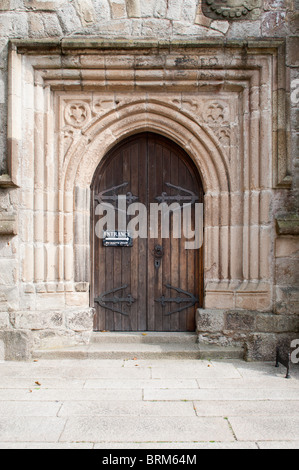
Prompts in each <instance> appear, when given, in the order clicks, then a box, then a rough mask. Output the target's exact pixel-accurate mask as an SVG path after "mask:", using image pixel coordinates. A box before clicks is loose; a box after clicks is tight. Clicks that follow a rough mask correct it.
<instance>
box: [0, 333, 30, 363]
mask: <svg viewBox="0 0 299 470" xmlns="http://www.w3.org/2000/svg"><path fill="white" fill-rule="evenodd" d="M0 341H1V342H3V344H4V357H5V360H6V361H27V360H29V359H30V357H31V350H32V334H31V332H23V331H22V332H20V331H16V330H3V331H0Z"/></svg>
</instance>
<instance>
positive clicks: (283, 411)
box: [193, 400, 299, 418]
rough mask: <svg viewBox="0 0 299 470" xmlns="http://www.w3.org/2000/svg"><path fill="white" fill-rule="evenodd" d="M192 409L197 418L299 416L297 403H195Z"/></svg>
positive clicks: (267, 401) (268, 401)
mask: <svg viewBox="0 0 299 470" xmlns="http://www.w3.org/2000/svg"><path fill="white" fill-rule="evenodd" d="M193 406H194V409H195V411H196V414H197V415H198V416H222V417H229V418H230V417H232V416H269V415H271V416H274V415H277V416H286V415H289V416H293V415H294V414H295V413H297V414H299V400H298V401H291V400H290V401H273V400H271V401H270V400H264V401H262V400H251V401H236V400H232V401H215V400H214V401H195V402H193Z"/></svg>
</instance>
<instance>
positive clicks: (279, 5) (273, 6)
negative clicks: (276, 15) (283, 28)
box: [264, 0, 292, 11]
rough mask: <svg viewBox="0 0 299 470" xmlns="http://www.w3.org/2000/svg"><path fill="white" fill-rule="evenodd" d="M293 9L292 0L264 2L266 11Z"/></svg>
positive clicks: (266, 0)
mask: <svg viewBox="0 0 299 470" xmlns="http://www.w3.org/2000/svg"><path fill="white" fill-rule="evenodd" d="M291 7H292V0H264V10H265V11H271V10H274V11H275V10H278V11H279V10H286V9H289V8H291Z"/></svg>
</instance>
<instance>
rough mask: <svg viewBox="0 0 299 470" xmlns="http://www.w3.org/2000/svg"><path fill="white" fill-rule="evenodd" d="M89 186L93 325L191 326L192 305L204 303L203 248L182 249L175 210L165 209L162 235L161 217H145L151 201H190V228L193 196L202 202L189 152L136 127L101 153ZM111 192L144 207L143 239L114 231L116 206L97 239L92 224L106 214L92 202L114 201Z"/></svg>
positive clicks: (135, 327) (183, 243) (126, 328)
mask: <svg viewBox="0 0 299 470" xmlns="http://www.w3.org/2000/svg"><path fill="white" fill-rule="evenodd" d="M91 190H92V197H91V201H92V202H91V204H92V207H91V214H92V221H91V233H92V241H91V242H92V263H91V265H92V286H91V305H92V306H93V307H94V308H95V310H96V315H95V321H94V330H95V331H103V330H105V331H165V332H184V331H190V332H191V331H195V312H196V309H197V308H198V307H202V306H203V248H202V247H201V248H199V249H186V242H187V241H188V240H187V239H186V238H185V234H186V232H184V230H183V220H181V221H180V222H179V224H181V229H182V230H181V231H182V236H181V238H175V237H176V235H175V234H174V231H175V228H174V227H175V221H177V220H178V219H175V212H170V218H169V237H165V238H163V237H162V233H161V218H159V230H158V233H157V232H156V233H155V230H153V227H151V225H152V219H150V213H151V210H150V209H151V207H152V206H151V204H157V203H158V204H161V203H166V204H168V205H170V204H173V203H176V204H179V205H180V206H181V207H182V206H183V204H189V206H190V207H191V209H190V213H191V221H192V223H191V226H190V229H194V225H195V224H194V219H195V203H197V202H199V203H203V186H202V182H201V179H200V176H199V173H198V170H197V169H196V167H195V165H194V163H193V161H192V160H191V158H190V157H189V156H188V155H187V153H186V152H185V151H184V150H183V149H182V148H180V147H179V146H178V145H177V144H175V143H174V142H173V141H171V140H169V139H167V138H165V137H162V136H160V135H157V134H153V133H150V132H146V133H141V134H137V135H134V136H131V137H129V138H127V139H126V140H124V141H122V142H120V143H119V144H118V145H116V146H115V147H114V148H113V149H112V150H111V151H110V152H109V153H108V154H107V155H106V157H105V158H104V159H103V161H102V162H101V164H100V165H99V166H98V168H97V170H96V172H95V175H94V178H93V182H92V187H91ZM118 196H122V197H123V200H124V201H125V205H126V208H127V211H128V212H130V206H131V205H132V204H134V203H136V202H138V203H141V204H143V205H144V207H145V208H146V210H147V214H148V216H147V224H146V234H145V233H144V231H143V238H141V237H138V238H136V239H133V240H129V238H126V237H128V236H130V235H131V232H129V233H125V232H124V231H123V230H118V228H119V227H118V226H117V218H118V215H119V210H118V211H116V226H115V230H114V231H113V232H111V231H110V232H108V233H106V234H105V236H104V239H103V238H100V237H99V236H98V235H99V233H98V230H97V227H98V225H97V224H98V222H99V221H100V219H101V217H102V216H103V214H104V213H105V212H103V211H99V210H98V208H99V207H98V205H99V204H109V205H110V206H116V205H117V200H118V199H117V198H118ZM103 207H104V206H103ZM132 207H133V206H132ZM180 212H181V211H180ZM97 213H98V214H99V213H101V215H96V214H97ZM132 213H134V211H132ZM137 214H138V213H137ZM130 219H132V216H131V217H129V216H128V217H127V222H128V221H129V220H130ZM104 228H105V227H104ZM122 228H123V227H122ZM138 229H139V231H140V227H138ZM96 232H97V234H96ZM121 237H123V238H124V239H125V240H122V239H121ZM122 244H127V245H128V246H119V245H122ZM130 245H131V246H130Z"/></svg>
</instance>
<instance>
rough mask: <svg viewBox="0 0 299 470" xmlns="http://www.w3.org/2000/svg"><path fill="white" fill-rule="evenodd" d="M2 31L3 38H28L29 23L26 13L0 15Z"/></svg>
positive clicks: (0, 28) (0, 29)
mask: <svg viewBox="0 0 299 470" xmlns="http://www.w3.org/2000/svg"><path fill="white" fill-rule="evenodd" d="M0 31H1V36H2V37H7V38H10V39H13V38H18V37H22V38H24V37H27V36H28V21H27V15H26V13H25V12H20V13H12V12H9V13H0Z"/></svg>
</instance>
